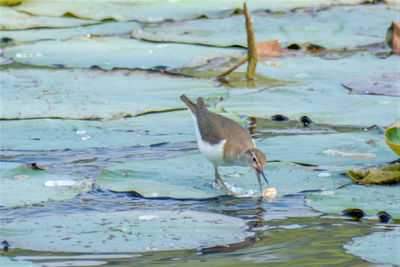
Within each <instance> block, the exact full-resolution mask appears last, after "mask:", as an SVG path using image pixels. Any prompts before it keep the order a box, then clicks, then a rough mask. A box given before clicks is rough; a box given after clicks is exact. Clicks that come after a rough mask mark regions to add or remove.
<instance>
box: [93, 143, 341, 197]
mask: <svg viewBox="0 0 400 267" xmlns="http://www.w3.org/2000/svg"><path fill="white" fill-rule="evenodd" d="M260 148H261V147H260ZM261 149H262V148H261ZM219 172H220V174H221V177H222V179H223V180H224V181H225V182H226V183H227V184H228V185H229V186H230V187H231V188H233V189H234V191H236V192H238V195H240V196H251V197H258V196H260V192H259V187H258V182H257V178H256V175H255V172H254V170H252V169H251V168H250V167H239V166H231V167H220V168H219ZM265 174H266V176H267V178H268V181H269V183H270V186H271V187H275V188H276V190H277V193H278V195H279V196H283V195H285V194H291V193H298V192H300V191H303V190H314V189H321V188H324V189H329V188H330V189H332V188H335V187H337V186H339V185H341V184H343V183H344V182H345V181H347V180H346V179H345V178H340V177H335V178H334V179H332V177H329V178H318V177H317V175H316V174H315V173H313V172H312V171H311V170H310V169H306V168H303V167H301V166H297V165H294V164H290V163H276V162H275V163H268V164H267V165H266V167H265ZM213 181H214V168H213V166H212V164H211V163H210V162H208V161H207V160H206V159H205V158H204V157H203V156H202V155H200V154H196V155H190V156H185V157H178V158H171V159H163V160H155V161H143V162H132V163H124V164H120V165H114V166H111V167H109V168H106V169H105V171H104V173H103V174H101V175H100V176H99V178H98V179H97V181H96V182H97V184H98V185H99V186H100V187H101V188H106V189H111V190H114V191H136V192H138V193H140V194H142V195H144V196H147V197H158V196H168V197H174V198H206V197H214V196H218V195H226V194H227V192H226V191H224V190H222V189H221V190H219V189H214V188H213V187H212V186H211V184H212V182H213ZM288 184H291V186H290V187H289V186H287V185H288ZM263 188H264V189H265V188H267V186H266V185H265V184H264V185H263Z"/></svg>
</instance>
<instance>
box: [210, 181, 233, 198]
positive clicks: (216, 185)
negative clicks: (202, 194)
mask: <svg viewBox="0 0 400 267" xmlns="http://www.w3.org/2000/svg"><path fill="white" fill-rule="evenodd" d="M211 187H212V188H213V189H215V190H225V191H227V192H228V194H229V195H231V196H235V197H238V196H239V194H238V193H237V192H235V191H232V190H231V189H230V188H229V187H228V186H227V185H226V184H225V183H224V182H223V181H222V183H221V182H220V181H218V180H214V181H213V182H212V183H211Z"/></svg>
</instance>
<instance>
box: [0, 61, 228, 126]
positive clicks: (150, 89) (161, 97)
mask: <svg viewBox="0 0 400 267" xmlns="http://www.w3.org/2000/svg"><path fill="white" fill-rule="evenodd" d="M1 83H2V100H3V108H2V117H3V118H7V119H10V118H43V117H45V118H46V117H47V118H49V117H62V118H75V119H83V118H86V119H101V118H107V119H118V118H124V117H131V116H137V115H139V114H144V113H148V112H158V111H168V110H173V109H179V108H181V109H182V108H183V107H184V104H183V103H182V102H181V101H180V100H179V96H180V95H181V94H182V93H186V92H188V91H192V92H195V94H196V95H197V96H200V95H204V96H209V95H211V96H215V95H224V94H225V92H224V91H223V89H219V88H215V89H212V88H213V87H214V85H215V83H214V82H213V81H210V80H202V79H194V78H184V77H176V76H168V75H162V74H160V73H151V72H144V71H129V70H114V71H109V72H106V71H102V70H82V69H78V70H77V69H38V68H37V69H9V70H7V71H2V81H1ZM82 88H84V90H83V89H82ZM16 91H18V94H15V92H16Z"/></svg>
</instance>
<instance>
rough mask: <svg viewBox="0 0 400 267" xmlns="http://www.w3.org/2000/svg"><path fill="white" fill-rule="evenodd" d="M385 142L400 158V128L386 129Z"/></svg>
mask: <svg viewBox="0 0 400 267" xmlns="http://www.w3.org/2000/svg"><path fill="white" fill-rule="evenodd" d="M385 141H386V143H387V144H388V146H389V147H390V148H391V149H392V150H393V152H395V153H396V154H397V155H399V156H400V127H390V128H388V129H386V131H385Z"/></svg>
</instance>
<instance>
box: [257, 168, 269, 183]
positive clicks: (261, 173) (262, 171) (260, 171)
mask: <svg viewBox="0 0 400 267" xmlns="http://www.w3.org/2000/svg"><path fill="white" fill-rule="evenodd" d="M256 173H257V177H260V175H262V177H263V178H264V181H265V182H266V183H267V186H268V187H269V183H268V180H267V177H265V174H264V170H262V169H257V170H256Z"/></svg>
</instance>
